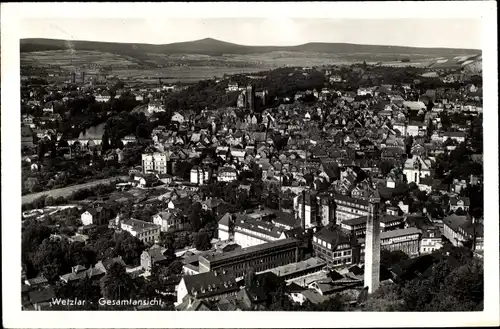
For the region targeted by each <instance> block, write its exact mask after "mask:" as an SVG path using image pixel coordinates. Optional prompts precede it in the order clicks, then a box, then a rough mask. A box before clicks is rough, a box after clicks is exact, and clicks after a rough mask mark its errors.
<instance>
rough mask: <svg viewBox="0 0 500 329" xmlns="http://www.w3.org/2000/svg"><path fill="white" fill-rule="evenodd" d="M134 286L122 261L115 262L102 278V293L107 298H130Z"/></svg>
mask: <svg viewBox="0 0 500 329" xmlns="http://www.w3.org/2000/svg"><path fill="white" fill-rule="evenodd" d="M132 287H133V280H132V278H131V277H130V276H129V275H128V273H127V272H126V270H125V267H124V266H123V265H121V264H120V263H113V264H112V265H111V266H110V268H109V269H108V271H107V272H106V275H104V277H103V278H102V279H101V294H102V296H103V297H104V298H106V299H111V300H121V299H128V298H129V297H130V293H131V292H132Z"/></svg>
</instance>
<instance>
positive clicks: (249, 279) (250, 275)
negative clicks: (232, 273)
mask: <svg viewBox="0 0 500 329" xmlns="http://www.w3.org/2000/svg"><path fill="white" fill-rule="evenodd" d="M254 281H255V268H253V267H250V268H249V269H248V271H247V272H246V273H245V287H251V286H252V285H253V284H254Z"/></svg>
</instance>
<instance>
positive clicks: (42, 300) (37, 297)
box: [29, 286, 56, 311]
mask: <svg viewBox="0 0 500 329" xmlns="http://www.w3.org/2000/svg"><path fill="white" fill-rule="evenodd" d="M55 298H56V294H55V293H54V289H53V288H52V286H48V287H45V288H42V289H39V290H34V291H31V292H30V293H29V300H30V302H31V304H32V305H33V307H34V309H35V310H37V311H41V310H47V309H49V308H50V306H51V304H52V300H53V299H55Z"/></svg>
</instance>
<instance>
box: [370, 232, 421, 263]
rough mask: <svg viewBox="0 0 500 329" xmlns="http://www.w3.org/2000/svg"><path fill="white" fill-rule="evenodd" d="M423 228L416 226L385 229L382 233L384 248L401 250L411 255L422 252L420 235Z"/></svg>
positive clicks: (381, 239)
mask: <svg viewBox="0 0 500 329" xmlns="http://www.w3.org/2000/svg"><path fill="white" fill-rule="evenodd" d="M421 236H422V230H420V229H418V228H416V227H409V228H405V229H398V230H392V231H385V232H382V233H380V243H381V247H382V249H386V250H390V251H396V250H401V251H403V252H404V253H405V254H407V255H408V256H410V257H413V256H418V255H419V254H420V237H421Z"/></svg>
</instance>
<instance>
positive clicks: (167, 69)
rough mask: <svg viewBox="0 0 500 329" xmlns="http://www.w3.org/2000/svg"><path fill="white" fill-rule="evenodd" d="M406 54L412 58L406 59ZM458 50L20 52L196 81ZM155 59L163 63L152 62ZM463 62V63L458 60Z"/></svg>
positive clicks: (70, 66)
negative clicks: (284, 68)
mask: <svg viewBox="0 0 500 329" xmlns="http://www.w3.org/2000/svg"><path fill="white" fill-rule="evenodd" d="M403 58H408V59H410V62H408V63H402V62H401V59H403ZM454 58H457V56H454V55H445V56H439V57H438V56H433V55H425V54H410V55H408V54H397V53H392V54H387V53H383V54H373V53H310V52H291V51H272V52H269V53H256V54H224V55H222V56H209V55H198V54H157V53H143V54H140V55H137V56H134V57H131V56H128V55H117V54H112V53H108V52H98V51H83V50H76V51H69V50H57V51H39V52H31V53H21V67H23V66H34V67H49V66H52V67H53V66H56V67H57V66H59V67H60V68H61V69H62V70H63V72H64V71H67V72H66V73H63V74H68V78H69V71H73V70H77V71H85V72H88V73H94V72H96V71H97V70H98V69H99V68H101V67H105V68H106V69H108V72H107V74H110V75H116V76H117V77H118V78H122V79H133V80H136V81H143V82H147V81H148V80H151V79H157V78H160V77H162V81H164V82H176V81H181V82H196V81H198V80H203V79H209V78H213V77H222V76H223V75H224V74H229V75H231V74H240V73H255V72H259V71H264V70H269V69H273V68H277V67H284V66H299V67H300V66H302V67H311V66H323V65H342V64H353V63H360V62H363V61H366V63H367V64H381V65H387V66H418V67H430V66H431V65H432V64H433V63H436V62H438V63H439V62H441V61H444V62H446V61H447V60H449V62H456V59H455V60H454ZM152 65H155V66H156V65H160V66H164V67H157V68H151V66H152ZM458 66H459V64H458Z"/></svg>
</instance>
